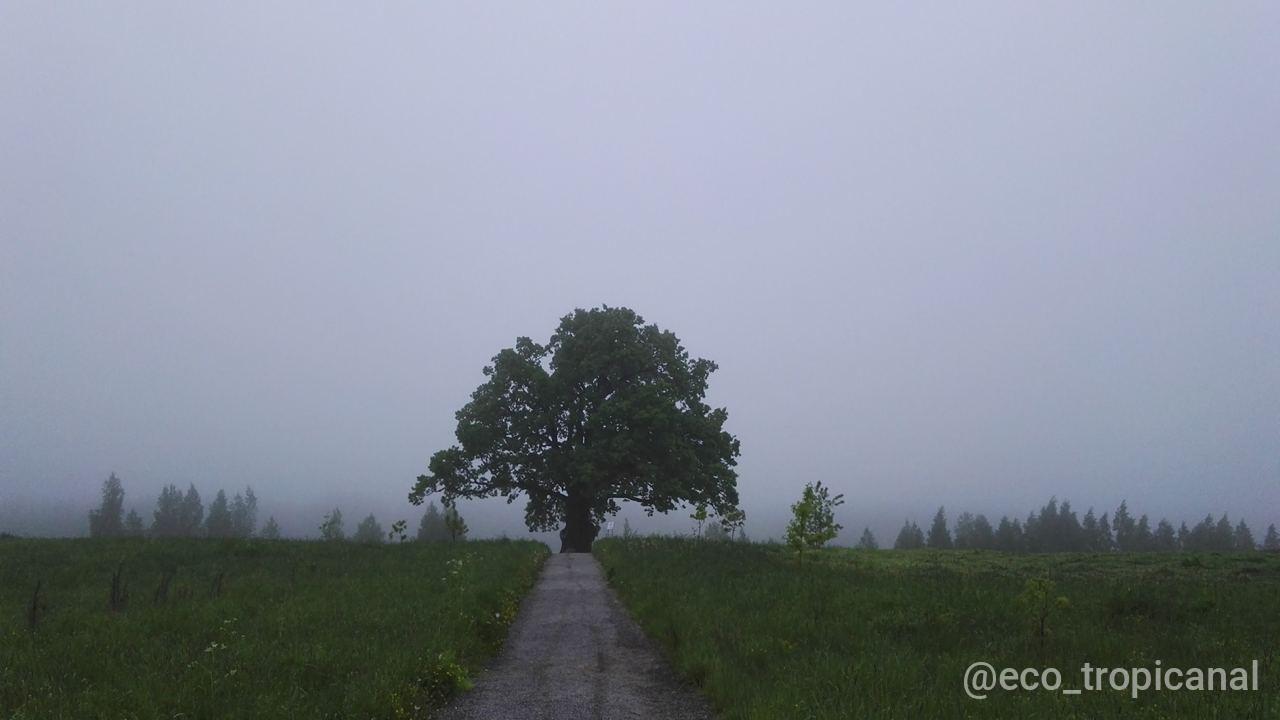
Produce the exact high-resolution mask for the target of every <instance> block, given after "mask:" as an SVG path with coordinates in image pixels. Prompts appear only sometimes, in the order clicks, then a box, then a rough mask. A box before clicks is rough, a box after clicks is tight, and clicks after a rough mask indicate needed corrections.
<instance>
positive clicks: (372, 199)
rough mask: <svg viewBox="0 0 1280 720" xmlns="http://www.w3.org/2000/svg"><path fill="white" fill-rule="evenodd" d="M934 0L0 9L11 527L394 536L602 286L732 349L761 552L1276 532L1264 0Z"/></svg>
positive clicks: (1269, 72) (684, 334)
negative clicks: (236, 501)
mask: <svg viewBox="0 0 1280 720" xmlns="http://www.w3.org/2000/svg"><path fill="white" fill-rule="evenodd" d="M907 5H908V4H904V3H876V4H872V3H846V2H833V3H805V4H796V3H745V2H719V3H698V4H696V6H691V5H690V4H689V3H650V2H645V3H631V4H627V5H625V6H622V5H618V4H610V3H594V2H592V3H585V2H584V3H573V4H568V3H554V2H553V3H502V4H484V3H452V4H443V3H395V4H392V3H383V4H376V5H370V4H368V3H345V4H337V6H325V7H322V4H320V3H257V2H252V3H251V2H244V3H233V4H227V3H169V2H157V3H142V2H123V3H50V2H42V1H37V2H21V1H9V2H3V3H0V523H4V522H7V523H8V524H9V525H10V526H13V527H19V526H22V520H23V518H24V517H25V518H28V519H30V518H32V517H37V516H38V515H39V512H43V510H41V508H44V509H45V510H47V509H48V508H50V507H54V506H56V505H57V504H61V505H63V506H65V507H72V508H76V512H77V513H79V512H80V511H81V508H83V507H88V506H89V505H90V504H91V503H93V502H94V501H95V499H96V495H97V492H98V489H99V486H100V484H101V482H102V480H103V478H104V477H105V476H106V475H107V473H108V472H110V471H113V470H114V471H115V472H117V473H118V474H120V475H121V477H123V478H124V481H125V488H126V491H128V493H129V495H128V497H127V498H126V505H127V506H133V505H136V506H138V507H139V510H140V511H141V512H143V514H144V515H149V512H150V508H151V504H152V503H153V501H154V497H155V493H156V492H157V491H158V489H159V488H160V486H161V485H162V484H164V483H168V482H175V483H178V484H179V485H182V486H185V485H186V484H187V483H189V482H190V483H195V484H196V485H197V486H198V487H199V488H200V489H201V491H202V492H203V493H204V494H205V495H206V497H210V496H212V494H213V492H214V491H215V490H216V489H217V488H218V487H226V488H228V489H229V490H230V489H232V488H233V487H234V486H243V485H244V484H246V483H248V484H252V485H253V486H254V488H255V490H256V491H257V494H258V495H259V497H260V498H261V503H262V506H263V510H264V513H270V512H275V513H277V514H282V515H287V516H289V517H295V516H296V517H298V518H301V519H298V520H296V521H294V520H290V521H289V522H288V523H282V524H284V525H285V530H286V531H291V532H297V533H304V532H312V533H314V532H315V528H314V526H315V525H317V524H318V523H319V519H320V518H319V515H320V514H321V513H322V512H323V510H324V509H325V508H327V507H332V506H333V505H334V504H338V503H341V504H342V506H343V508H344V512H345V514H346V515H347V516H348V518H349V521H354V520H356V519H358V517H359V516H361V515H363V514H364V513H367V512H369V511H371V510H372V511H376V512H378V513H379V515H380V517H382V518H383V519H384V524H389V522H390V521H391V520H393V519H396V518H397V517H411V512H412V509H411V508H410V507H409V506H408V505H407V503H406V502H405V495H406V493H407V492H408V490H409V487H410V485H411V483H412V481H413V478H414V477H415V476H416V475H417V474H419V473H420V472H423V471H424V470H425V466H426V461H427V458H428V457H429V456H430V455H431V453H432V452H434V451H435V450H437V449H440V448H441V447H444V446H446V445H448V444H450V443H452V441H453V435H452V433H453V428H454V418H453V414H454V412H455V411H456V410H457V408H458V407H460V406H461V405H462V404H463V403H464V402H465V401H466V400H467V398H468V396H469V394H470V392H471V391H472V390H473V389H474V388H475V386H476V385H478V384H479V383H480V382H481V381H482V380H483V376H482V374H481V368H482V367H483V366H484V365H485V363H486V362H487V361H488V359H489V358H490V357H491V356H493V355H494V354H495V353H496V352H497V351H498V350H499V349H501V348H503V347H507V346H509V345H511V344H512V343H513V341H514V339H515V338H516V337H517V336H520V335H529V336H532V337H533V338H535V339H538V340H541V341H545V340H546V338H547V337H548V336H549V335H550V333H551V331H552V330H553V329H554V327H555V325H556V323H557V321H558V319H559V318H560V317H561V316H562V315H564V314H565V313H567V312H569V311H571V310H572V309H573V308H575V307H590V306H596V305H599V304H601V303H608V304H610V305H625V306H628V307H631V308H634V309H635V310H636V311H638V312H639V313H641V314H642V315H643V316H644V317H645V318H646V319H647V320H649V321H651V322H655V323H657V324H659V325H660V326H662V327H663V328H666V329H670V330H672V331H674V332H675V333H676V334H677V335H678V336H679V337H680V338H681V339H682V340H683V341H684V343H685V345H686V347H687V348H688V349H689V350H690V352H691V353H693V354H694V355H697V356H702V357H708V358H711V359H713V360H715V361H716V362H718V363H719V364H720V367H721V369H720V371H719V372H718V373H716V374H715V375H714V376H713V377H712V398H711V400H712V402H713V403H714V404H716V405H723V406H725V407H727V408H728V410H729V424H728V428H729V429H730V431H731V432H734V433H735V434H736V435H738V436H739V438H740V439H741V441H742V458H741V464H740V468H739V469H740V482H739V485H740V491H741V495H742V498H743V505H744V508H745V509H746V511H747V513H748V531H749V532H750V533H752V534H753V535H754V536H757V537H765V536H768V535H771V534H774V535H776V534H778V532H779V530H780V528H781V525H782V522H783V514H784V513H785V509H786V505H788V504H789V503H790V502H792V501H793V500H794V499H795V497H796V496H797V495H798V494H799V491H800V489H801V487H802V486H803V484H804V483H805V482H808V481H813V480H822V481H824V482H826V483H828V484H830V485H832V486H833V487H835V488H836V489H837V490H839V491H842V492H844V493H845V494H846V496H847V498H848V504H846V505H845V506H844V508H842V510H841V515H840V519H842V520H843V521H844V524H845V526H846V532H845V535H844V536H843V538H842V539H843V540H845V541H846V542H852V541H853V540H855V539H856V537H857V534H858V533H859V532H860V531H861V528H862V526H863V525H870V526H871V527H872V528H873V529H874V530H876V531H877V533H880V534H881V535H882V537H881V540H882V541H891V540H892V533H893V532H894V531H896V529H897V527H898V526H899V525H900V524H901V522H902V519H903V518H904V517H912V518H914V519H916V520H917V521H919V522H921V523H922V524H923V523H924V522H925V521H927V520H928V518H929V517H930V516H931V515H932V512H933V511H934V510H935V509H936V507H937V506H938V505H940V504H945V505H946V506H947V507H948V509H949V511H951V514H952V516H953V517H954V514H955V513H956V512H959V511H960V510H965V509H968V510H972V511H984V512H987V513H989V514H993V515H996V516H998V515H1000V514H1003V513H1011V514H1012V513H1016V514H1018V515H1020V516H1025V514H1026V513H1027V512H1028V511H1029V510H1031V509H1033V508H1034V507H1038V506H1039V505H1040V504H1042V503H1043V502H1044V501H1045V500H1047V499H1048V497H1049V496H1050V495H1055V494H1056V495H1057V496H1058V497H1059V498H1068V499H1070V500H1072V501H1073V503H1074V504H1075V505H1076V506H1077V507H1078V509H1079V510H1080V511H1081V512H1083V510H1084V509H1085V508H1086V507H1087V506H1089V505H1096V506H1098V507H1099V512H1101V510H1102V509H1108V510H1109V509H1112V508H1114V506H1115V505H1116V504H1118V503H1119V501H1120V500H1121V499H1123V498H1128V499H1129V502H1130V506H1131V507H1134V508H1136V509H1137V510H1138V511H1139V512H1149V513H1151V514H1152V515H1153V516H1154V517H1159V516H1162V515H1168V516H1169V517H1170V518H1173V519H1175V521H1176V520H1177V519H1182V518H1188V519H1192V520H1194V519H1196V518H1198V517H1201V516H1203V514H1204V513H1205V512H1210V511H1212V512H1214V513H1215V514H1218V513H1222V512H1228V513H1230V514H1231V515H1232V517H1233V518H1235V517H1238V516H1243V517H1245V518H1247V519H1248V520H1249V521H1250V522H1251V523H1253V524H1254V525H1255V533H1258V532H1259V528H1258V527H1257V526H1259V525H1260V526H1262V527H1265V525H1266V523H1269V522H1280V81H1278V78H1280V4H1277V3H1274V2H1257V3H1247V2H1227V3H1217V2H1212V3H1210V2H1169V3H1142V4H1140V3H1101V2H1087V3H1082V2H1069V3H1068V2H1063V3H1056V4H1049V3H1015V2H1008V3H961V4H956V3H942V4H937V5H931V6H926V5H924V4H915V5H914V7H913V8H909V7H907ZM467 512H468V511H467V510H466V509H465V508H464V514H467ZM470 512H471V514H472V517H473V518H474V520H473V521H472V526H473V528H475V529H478V530H479V531H480V533H482V534H483V533H490V532H494V533H496V532H500V531H502V530H506V531H507V532H509V533H511V534H513V535H514V534H518V533H519V532H521V524H520V520H521V517H522V512H521V508H520V507H519V506H517V507H515V508H505V507H498V508H493V509H490V508H473V509H471V510H470ZM6 513H7V515H6ZM629 515H630V517H631V518H632V523H633V524H635V525H638V526H640V527H642V528H644V527H646V521H644V520H642V519H641V516H640V515H639V514H638V513H634V512H631V513H629ZM313 516H314V517H313ZM81 517H82V516H77V522H82V520H81V519H79V518H81ZM1154 517H1153V519H1154ZM681 518H682V519H681V520H679V521H675V520H670V521H668V523H666V524H662V523H658V522H655V521H648V523H647V527H649V528H658V527H661V528H676V527H679V528H683V527H686V526H687V525H688V521H687V520H685V519H683V514H682V515H681ZM291 524H292V526H290V525H291ZM3 529H5V528H4V527H0V530H3ZM23 529H25V530H27V531H32V530H33V528H29V527H24V528H23ZM37 529H38V528H37ZM885 534H889V535H890V537H887V538H886V537H884V535H885Z"/></svg>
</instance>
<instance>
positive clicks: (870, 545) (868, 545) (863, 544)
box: [858, 528, 880, 550]
mask: <svg viewBox="0 0 1280 720" xmlns="http://www.w3.org/2000/svg"><path fill="white" fill-rule="evenodd" d="M858 548H860V549H862V550H879V549H880V543H878V542H876V536H875V535H872V534H871V528H863V529H862V537H861V538H860V539H859V540H858Z"/></svg>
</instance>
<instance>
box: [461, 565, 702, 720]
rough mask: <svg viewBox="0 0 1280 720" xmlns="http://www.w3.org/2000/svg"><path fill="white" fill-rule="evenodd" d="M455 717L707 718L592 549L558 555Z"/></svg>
mask: <svg viewBox="0 0 1280 720" xmlns="http://www.w3.org/2000/svg"><path fill="white" fill-rule="evenodd" d="M442 717H444V718H448V719H449V720H470V719H475V720H480V719H481V718H484V719H490V718H492V719H500V720H535V719H536V720H540V719H542V718H548V719H549V718H556V719H557V720H577V719H578V718H584V719H585V718H591V719H593V720H614V719H615V718H636V719H637V720H639V719H643V720H650V719H651V718H652V719H659V718H661V719H670V720H708V719H709V718H711V717H712V714H711V711H710V710H709V707H708V705H707V702H706V700H705V699H704V698H703V697H702V696H701V695H700V694H698V693H697V692H696V691H695V690H693V689H692V688H690V687H687V686H685V685H682V684H681V683H680V681H679V680H678V679H677V677H676V676H675V675H674V673H673V672H672V671H671V669H670V667H669V666H668V665H667V664H666V662H665V660H664V659H663V658H662V656H661V655H659V653H658V651H657V649H656V648H655V647H654V645H653V643H652V642H650V641H649V639H648V638H647V637H645V635H644V633H643V632H642V631H641V630H640V628H639V626H638V625H636V623H635V621H634V620H632V619H631V617H630V616H629V615H628V614H627V613H626V611H625V610H623V609H622V606H621V605H620V604H619V602H618V600H617V598H616V597H614V594H613V592H612V591H611V590H610V589H609V587H608V586H607V585H606V584H605V581H604V577H603V576H602V574H601V572H600V564H599V563H598V562H596V559H595V558H594V557H592V556H591V555H590V554H587V553H563V554H557V555H552V556H551V557H550V558H549V559H548V560H547V562H546V564H545V565H544V566H543V569H542V574H541V576H540V577H539V578H538V582H537V584H536V585H535V586H534V588H533V590H532V591H531V592H530V593H529V596H528V597H526V598H525V600H524V602H523V604H522V605H521V606H520V612H519V614H518V615H517V616H516V620H515V622H514V623H512V625H511V631H510V634H509V635H508V636H507V642H506V645H505V646H504V647H503V649H502V652H500V653H499V654H498V657H497V658H496V660H495V661H494V662H493V664H492V665H491V666H490V667H489V669H487V670H486V671H485V672H484V673H483V674H481V675H480V677H479V678H478V679H477V680H476V686H475V688H474V689H472V690H471V691H470V692H468V693H465V694H463V695H462V696H460V697H459V698H458V699H457V700H455V702H454V703H453V704H452V705H450V706H449V707H447V708H445V710H444V711H443V714H442Z"/></svg>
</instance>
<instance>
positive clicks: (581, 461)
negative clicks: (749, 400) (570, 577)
mask: <svg viewBox="0 0 1280 720" xmlns="http://www.w3.org/2000/svg"><path fill="white" fill-rule="evenodd" d="M715 369H716V364H715V363H713V362H711V361H710V360H703V359H691V358H690V357H689V354H688V352H687V351H686V350H685V349H684V348H683V347H682V346H681V344H680V341H679V339H677V338H676V336H675V335H674V334H672V333H671V332H669V331H664V330H660V329H659V328H658V327H657V326H656V325H646V324H644V320H643V319H642V318H641V317H640V316H639V315H637V314H636V313H634V312H632V311H631V310H628V309H626V308H610V307H608V306H605V307H602V308H596V309H593V310H577V311H575V312H574V313H573V314H571V315H566V316H565V317H564V318H562V319H561V321H560V325H559V327H558V328H557V329H556V331H555V333H554V334H553V335H552V336H551V339H550V340H549V341H548V342H547V344H545V345H539V344H538V343H535V342H533V341H532V340H530V339H529V338H527V337H522V338H519V339H517V340H516V343H515V347H512V348H507V349H505V350H503V351H501V352H499V353H498V354H497V355H496V356H494V358H493V364H492V365H490V366H488V367H486V368H485V369H484V373H485V375H486V376H488V378H489V379H488V380H487V381H486V382H485V383H484V384H483V385H481V386H480V387H479V388H477V389H476V391H475V392H474V393H472V395H471V402H469V403H467V405H466V406H464V407H463V408H462V409H461V410H459V411H458V413H457V416H456V417H457V420H458V427H457V431H456V435H457V439H458V444H457V445H455V446H453V447H450V448H447V449H445V450H441V451H439V452H437V453H436V454H435V455H433V456H432V457H431V461H430V464H429V467H428V472H427V474H425V475H422V476H420V477H419V478H418V481H417V483H416V484H415V485H414V488H413V491H412V492H411V493H410V494H409V499H410V500H411V501H412V502H414V503H415V504H419V503H421V502H422V501H423V499H424V498H425V497H427V496H428V495H430V494H432V493H441V495H442V497H443V501H444V503H445V504H446V505H450V504H452V503H453V501H454V500H455V499H457V498H461V497H466V498H476V497H493V496H504V497H506V498H507V500H508V502H512V501H514V500H515V499H516V498H517V497H519V496H521V495H524V496H525V497H526V498H527V504H526V506H525V523H526V525H528V527H529V529H530V530H553V529H555V528H557V527H559V526H560V524H561V523H563V525H564V528H563V532H562V538H563V544H562V547H561V551H562V552H570V551H576V552H589V551H590V550H591V543H592V542H593V541H594V540H595V537H596V535H597V534H598V533H599V528H600V526H599V523H600V522H601V521H602V520H603V519H604V518H605V517H606V516H608V515H611V514H615V513H617V512H618V511H619V509H620V508H619V506H618V502H619V501H622V500H630V501H633V502H636V503H639V504H640V505H641V506H643V507H644V509H645V511H646V512H648V513H650V514H652V513H653V512H655V511H656V512H668V511H670V510H673V509H675V508H676V507H677V506H679V505H683V504H691V505H705V506H707V507H709V508H711V509H713V510H715V511H716V513H717V514H719V515H723V514H724V513H725V512H728V511H731V510H732V509H734V508H735V507H736V506H737V503H738V491H737V474H736V472H735V471H734V469H733V468H734V465H736V464H737V461H736V458H737V456H738V453H739V448H738V441H737V439H735V438H734V437H733V436H732V435H730V434H729V433H728V432H725V430H724V423H725V420H726V418H727V417H728V413H727V412H726V411H725V410H724V409H723V408H720V409H712V408H710V407H709V406H708V405H707V404H706V403H705V402H703V398H704V397H705V396H706V391H707V379H708V377H709V376H710V375H711V373H712V372H713V371H714V370H715Z"/></svg>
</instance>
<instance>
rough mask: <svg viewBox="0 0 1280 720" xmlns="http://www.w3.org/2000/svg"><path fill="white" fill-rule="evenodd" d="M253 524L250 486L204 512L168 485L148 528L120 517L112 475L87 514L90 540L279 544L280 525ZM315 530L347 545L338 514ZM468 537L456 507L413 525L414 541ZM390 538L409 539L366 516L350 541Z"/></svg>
mask: <svg viewBox="0 0 1280 720" xmlns="http://www.w3.org/2000/svg"><path fill="white" fill-rule="evenodd" d="M257 525H258V497H257V496H256V495H254V493H253V488H251V487H246V488H245V489H244V492H243V493H236V494H235V496H234V497H232V498H231V499H230V500H228V499H227V494H226V492H224V491H222V490H219V491H218V494H217V495H216V496H214V499H213V503H212V504H210V505H209V509H208V512H207V513H206V511H205V507H204V503H203V502H202V501H201V499H200V492H199V491H198V490H196V486H195V485H191V486H189V487H188V488H187V491H186V492H185V493H184V492H183V491H181V490H179V489H178V487H177V486H176V485H172V484H170V485H167V486H165V488H164V489H162V490H161V491H160V497H159V498H157V499H156V509H155V512H154V513H153V514H152V518H151V523H150V524H149V525H148V524H147V523H145V522H144V521H143V519H142V516H141V515H139V514H138V511H137V510H135V509H133V508H130V510H129V512H128V514H127V515H126V514H125V512H124V484H123V483H122V482H121V481H120V478H118V477H116V474H115V473H111V476H110V477H108V478H107V479H106V480H105V481H103V483H102V503H101V505H99V506H98V507H97V508H96V509H94V510H90V511H89V536H90V537H154V538H191V537H211V538H248V537H258V538H262V539H264V540H278V539H280V526H279V525H277V524H276V519H275V517H274V516H273V517H270V518H268V519H267V522H266V524H265V525H263V526H262V528H261V529H259V528H258V527H257ZM319 529H320V539H321V540H346V539H347V533H346V529H345V526H344V522H343V519H342V510H341V509H339V508H334V509H333V512H331V513H328V514H327V515H325V516H324V520H323V521H322V522H321V523H320V526H319ZM467 532H468V530H467V523H466V521H465V520H463V519H462V515H460V514H459V513H458V509H457V508H456V507H454V506H452V505H450V506H446V507H445V509H444V512H443V513H442V512H440V510H439V509H438V508H437V507H436V504H435V503H430V504H428V505H427V509H426V512H424V513H423V515H422V520H421V521H420V522H419V523H418V532H417V536H416V539H418V540H423V541H438V540H448V541H456V540H466V538H467ZM395 537H398V538H399V539H401V540H407V539H408V535H407V533H405V523H404V521H400V522H397V523H395V524H394V525H392V528H391V531H390V532H389V533H386V534H384V532H383V528H382V525H381V523H379V522H378V519H377V518H376V517H374V516H373V514H372V513H370V514H369V516H368V517H366V518H365V519H364V520H362V521H361V522H360V524H359V525H358V526H357V527H356V531H355V533H354V534H353V535H352V536H351V539H352V540H354V541H356V542H363V543H379V542H384V541H385V540H388V539H391V538H395Z"/></svg>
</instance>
